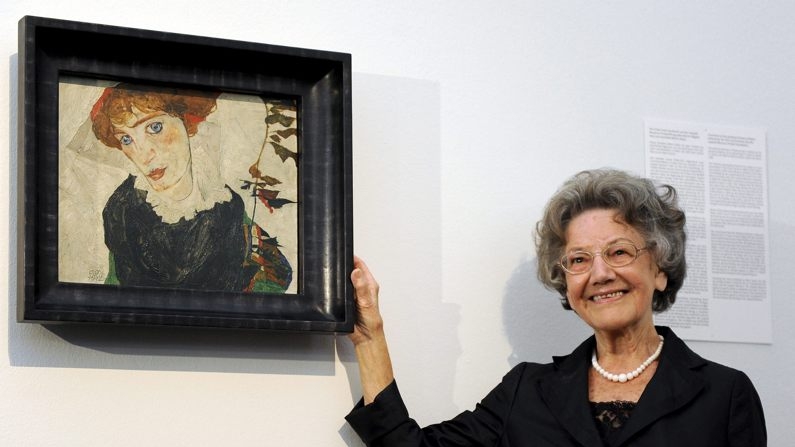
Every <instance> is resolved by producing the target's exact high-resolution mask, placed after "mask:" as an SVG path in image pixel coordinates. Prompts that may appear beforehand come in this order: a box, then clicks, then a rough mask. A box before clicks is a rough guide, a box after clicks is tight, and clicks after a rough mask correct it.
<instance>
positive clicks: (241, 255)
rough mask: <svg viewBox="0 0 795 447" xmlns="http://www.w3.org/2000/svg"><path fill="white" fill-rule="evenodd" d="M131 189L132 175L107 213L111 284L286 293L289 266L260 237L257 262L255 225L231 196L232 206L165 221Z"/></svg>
mask: <svg viewBox="0 0 795 447" xmlns="http://www.w3.org/2000/svg"><path fill="white" fill-rule="evenodd" d="M134 184H135V177H133V176H129V177H128V178H127V180H125V181H124V182H123V183H122V184H121V185H120V186H119V187H118V188H117V189H116V191H114V193H113V194H112V195H111V197H110V198H109V199H108V202H107V203H106V204H105V209H104V210H103V212H102V217H103V219H104V227H105V244H106V245H107V246H108V249H109V250H110V252H111V263H112V265H111V275H110V276H113V273H115V277H116V279H117V281H110V282H118V283H119V284H122V285H127V286H148V287H165V288H175V287H177V288H187V289H199V290H224V291H269V292H277V291H281V292H283V291H284V290H286V288H287V286H288V285H289V283H290V280H291V277H292V269H291V268H290V266H289V263H288V261H287V260H286V258H285V257H284V255H282V253H281V252H280V251H279V250H278V248H277V247H276V244H275V240H272V239H270V238H260V241H259V244H258V245H259V250H257V247H256V246H255V251H259V252H260V253H259V256H257V253H255V254H254V255H253V256H252V244H251V242H250V239H251V237H250V234H251V232H250V230H249V228H250V226H249V225H250V221H248V219H247V217H246V213H245V208H244V206H243V201H242V199H241V198H240V196H239V195H237V194H236V193H235V192H234V191H232V199H231V200H230V201H227V202H219V203H216V204H215V206H214V207H213V208H211V209H209V210H204V211H199V212H197V213H196V216H195V217H194V218H192V219H189V220H186V219H180V220H179V221H178V222H176V223H164V222H163V220H162V219H161V218H160V216H158V215H157V214H156V213H155V211H154V210H153V209H152V206H151V205H150V204H149V203H148V202H147V201H146V194H147V192H145V191H142V190H139V189H135V187H134ZM260 231H261V230H260ZM263 233H264V232H263ZM268 242H271V244H270V245H268ZM263 244H264V245H265V246H263ZM263 250H264V253H263ZM266 264H267V265H266ZM113 270H115V272H114V271H113ZM263 284H264V285H263Z"/></svg>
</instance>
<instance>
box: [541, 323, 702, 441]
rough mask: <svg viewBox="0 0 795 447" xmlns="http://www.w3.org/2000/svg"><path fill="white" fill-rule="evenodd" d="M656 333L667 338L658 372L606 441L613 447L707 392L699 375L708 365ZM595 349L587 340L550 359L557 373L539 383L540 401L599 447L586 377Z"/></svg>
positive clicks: (667, 332)
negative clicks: (623, 423)
mask: <svg viewBox="0 0 795 447" xmlns="http://www.w3.org/2000/svg"><path fill="white" fill-rule="evenodd" d="M656 328H657V333H658V334H660V335H662V336H663V337H665V344H664V345H663V350H662V354H661V355H660V359H659V364H658V365H657V370H656V371H655V373H654V377H652V379H651V381H650V382H649V384H648V385H647V386H646V389H645V390H644V391H643V394H642V395H641V398H640V400H639V401H638V404H637V406H636V407H635V409H634V410H633V412H632V417H630V418H629V420H628V421H627V424H626V425H625V426H624V427H623V428H622V429H621V430H620V431H618V432H617V433H614V435H615V436H613V437H611V438H610V444H611V445H615V446H620V445H623V444H624V443H625V442H627V441H628V440H629V439H631V438H632V436H634V435H635V434H636V433H638V432H639V431H641V430H643V429H644V428H645V427H648V426H649V425H651V424H653V423H654V422H655V421H657V420H658V419H660V418H661V417H663V416H665V415H666V414H669V413H671V412H673V411H676V410H677V409H678V408H681V407H682V406H684V405H686V404H687V403H688V402H690V401H691V400H693V399H694V398H695V397H696V396H697V395H698V393H699V392H700V391H701V390H702V389H703V388H704V386H705V383H704V379H703V378H702V377H701V375H700V374H699V373H698V372H697V369H698V368H699V367H701V366H703V365H704V364H706V363H707V362H706V360H704V359H703V358H702V357H701V356H699V355H698V354H696V353H695V352H693V351H691V350H690V348H688V347H687V345H685V343H684V342H683V341H682V340H681V339H680V338H679V337H677V336H676V334H674V332H673V331H672V330H671V329H670V328H668V327H665V326H657V327H656ZM595 344H596V339H595V337H594V336H591V337H589V338H588V339H587V340H585V341H584V342H583V343H582V344H580V346H578V347H577V349H575V350H574V351H573V352H572V353H571V354H569V355H566V356H560V357H553V362H554V369H555V373H554V374H552V375H551V376H548V377H545V378H543V379H540V381H539V389H540V392H541V396H542V398H543V399H544V402H545V403H546V405H547V407H548V408H549V410H550V412H551V413H552V414H553V415H554V416H555V417H556V418H557V419H558V421H559V422H560V425H561V426H562V427H564V428H565V429H566V430H567V431H568V432H569V434H571V436H572V437H574V439H576V440H577V442H579V443H580V444H582V445H583V446H594V445H600V444H601V441H600V439H599V433H598V431H597V430H596V425H595V423H594V420H593V416H592V415H591V410H590V407H589V405H588V399H587V396H588V371H589V370H590V368H591V353H592V352H593V349H594V346H595ZM583 396H586V398H583Z"/></svg>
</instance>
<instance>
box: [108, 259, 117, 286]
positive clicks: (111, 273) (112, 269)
mask: <svg viewBox="0 0 795 447" xmlns="http://www.w3.org/2000/svg"><path fill="white" fill-rule="evenodd" d="M105 284H110V285H116V286H118V285H119V278H118V277H116V260H115V259H114V258H113V253H111V252H108V276H106V277H105Z"/></svg>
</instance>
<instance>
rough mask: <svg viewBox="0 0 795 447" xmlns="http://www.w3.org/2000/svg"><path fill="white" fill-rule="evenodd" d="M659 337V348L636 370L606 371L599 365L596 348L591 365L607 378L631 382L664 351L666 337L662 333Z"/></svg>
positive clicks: (613, 380)
mask: <svg viewBox="0 0 795 447" xmlns="http://www.w3.org/2000/svg"><path fill="white" fill-rule="evenodd" d="M659 337H660V344H659V346H657V350H656V351H654V353H653V354H652V355H651V356H649V358H647V359H646V360H645V361H644V362H643V363H641V364H640V366H638V368H637V369H635V370H634V371H630V372H628V373H623V374H613V373H611V372H608V371H605V369H604V368H602V366H601V365H599V362H597V361H596V349H594V350H593V355H591V365H593V369H595V370H596V372H598V373H599V375H600V376H602V377H604V378H605V379H607V380H610V381H612V382H621V383H625V382H629V381H630V380H632V379H634V378H635V377H638V376H639V375H640V373H642V372H643V371H644V370H645V369H646V368H648V367H649V365H651V364H652V362H654V361H655V360H657V357H659V356H660V353H661V352H662V348H663V342H664V341H665V339H664V338H663V336H662V335H659Z"/></svg>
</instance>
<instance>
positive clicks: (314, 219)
mask: <svg viewBox="0 0 795 447" xmlns="http://www.w3.org/2000/svg"><path fill="white" fill-rule="evenodd" d="M120 49H123V51H120ZM18 56H19V95H20V97H19V116H18V119H19V132H18V150H17V163H18V166H17V167H18V170H17V183H18V203H19V209H18V213H17V215H18V224H17V231H18V241H19V244H18V245H19V247H18V254H17V256H18V266H19V268H18V270H19V271H18V272H17V273H18V284H19V290H18V307H17V308H18V316H17V317H18V318H17V319H18V321H20V322H30V323H42V324H49V323H92V324H123V325H155V326H193V327H214V328H239V329H262V330H276V331H313V332H327V333H336V332H351V331H352V330H353V325H354V320H355V316H354V304H353V292H352V286H351V284H350V281H349V277H348V275H349V273H350V271H351V269H352V263H353V238H352V234H353V218H352V214H353V213H352V179H351V169H352V163H351V56H350V54H346V53H338V52H330V51H319V50H310V49H302V48H292V47H284V46H275V45H267V44H261V43H252V42H243V41H234V40H225V39H217V38H209V37H200V36H192V35H184V34H175V33H166V32H157V31H149V30H141V29H132V28H123V27H115V26H108V25H100V24H91V23H83V22H73V21H65V20H56V19H50V18H42V17H32V16H26V17H23V18H22V19H21V20H20V22H19V55H18ZM64 78H78V79H80V78H84V79H97V80H103V81H111V82H119V83H129V84H137V85H151V86H153V87H157V88H161V87H164V88H168V87H173V88H180V89H191V90H197V91H199V90H201V91H218V92H224V93H229V94H240V95H256V96H259V97H273V98H286V99H287V100H289V101H292V103H294V104H296V109H297V112H296V113H297V115H298V116H300V121H299V126H298V130H297V133H298V135H299V137H300V152H299V153H298V154H297V158H296V163H297V164H298V165H299V166H300V169H299V170H298V178H297V197H296V200H295V203H294V204H292V206H295V207H297V257H298V259H299V261H300V262H298V265H297V268H296V269H295V270H294V271H293V272H292V281H293V282H295V284H296V285H297V287H295V291H294V292H290V293H263V292H259V293H253V292H241V291H228V290H227V291H219V290H197V289H195V288H180V287H174V288H168V287H138V286H125V285H118V284H116V285H109V284H92V283H80V282H64V281H60V280H59V273H58V260H59V256H58V247H59V237H68V235H67V236H62V235H61V236H59V232H58V224H59V210H58V207H59V199H58V197H59V179H58V175H56V174H55V173H58V172H59V169H58V166H59V165H58V163H59V84H60V83H61V80H62V79H64ZM61 138H63V137H61ZM98 237H99V236H98Z"/></svg>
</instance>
